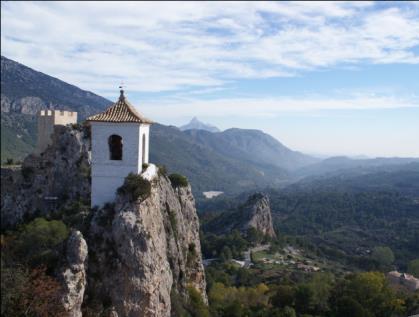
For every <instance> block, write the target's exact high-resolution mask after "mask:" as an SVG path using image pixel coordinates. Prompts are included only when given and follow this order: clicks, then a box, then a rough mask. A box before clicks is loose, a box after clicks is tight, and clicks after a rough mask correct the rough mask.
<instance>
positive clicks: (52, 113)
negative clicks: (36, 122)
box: [38, 110, 77, 120]
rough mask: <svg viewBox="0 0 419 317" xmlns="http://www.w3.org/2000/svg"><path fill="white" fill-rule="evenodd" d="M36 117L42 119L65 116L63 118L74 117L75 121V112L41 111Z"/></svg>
mask: <svg viewBox="0 0 419 317" xmlns="http://www.w3.org/2000/svg"><path fill="white" fill-rule="evenodd" d="M38 116H40V117H44V116H48V117H50V116H54V117H57V116H65V117H74V116H76V120H77V112H75V111H67V110H41V111H39V113H38Z"/></svg>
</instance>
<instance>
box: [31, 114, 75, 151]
mask: <svg viewBox="0 0 419 317" xmlns="http://www.w3.org/2000/svg"><path fill="white" fill-rule="evenodd" d="M71 123H77V112H74V111H65V110H41V111H40V112H39V113H38V142H37V145H36V152H37V153H42V152H43V151H44V150H45V149H46V148H47V147H48V145H50V144H51V134H52V133H53V132H54V126H55V125H67V124H71Z"/></svg>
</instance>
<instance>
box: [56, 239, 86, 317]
mask: <svg viewBox="0 0 419 317" xmlns="http://www.w3.org/2000/svg"><path fill="white" fill-rule="evenodd" d="M86 264H87V243H86V241H85V240H84V238H83V235H82V234H81V232H80V231H73V232H72V233H71V235H70V237H69V238H68V240H67V246H66V264H65V265H64V267H63V268H62V270H61V272H60V274H59V277H60V279H61V281H62V284H63V289H64V292H63V296H62V303H63V306H64V309H65V311H66V312H67V313H68V316H69V317H81V316H82V312H81V305H82V303H83V297H84V291H85V288H86Z"/></svg>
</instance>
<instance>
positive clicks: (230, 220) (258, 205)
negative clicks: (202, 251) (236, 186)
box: [204, 193, 276, 237]
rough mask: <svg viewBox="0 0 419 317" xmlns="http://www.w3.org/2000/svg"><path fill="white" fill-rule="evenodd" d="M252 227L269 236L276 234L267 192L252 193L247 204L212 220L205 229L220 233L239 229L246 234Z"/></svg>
mask: <svg viewBox="0 0 419 317" xmlns="http://www.w3.org/2000/svg"><path fill="white" fill-rule="evenodd" d="M250 228H254V229H256V230H257V231H259V232H261V233H263V234H264V235H265V236H268V237H275V236H276V234H275V230H274V228H273V224H272V214H271V207H270V203H269V198H268V196H266V195H265V194H262V193H255V194H253V195H251V196H250V197H249V198H248V199H247V201H246V203H245V204H243V205H241V206H239V207H238V208H236V209H234V210H232V211H230V212H226V213H223V214H221V215H220V216H218V217H216V218H215V219H213V220H211V221H210V222H209V223H207V225H206V227H205V228H204V230H206V231H209V232H214V233H218V234H226V233H230V232H232V231H233V230H239V231H241V232H242V233H243V234H245V235H246V234H247V232H248V230H249V229H250Z"/></svg>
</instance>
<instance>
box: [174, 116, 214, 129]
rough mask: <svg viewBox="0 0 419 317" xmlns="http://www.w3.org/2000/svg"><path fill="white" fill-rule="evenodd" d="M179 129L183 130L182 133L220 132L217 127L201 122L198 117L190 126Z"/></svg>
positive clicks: (186, 125)
mask: <svg viewBox="0 0 419 317" xmlns="http://www.w3.org/2000/svg"><path fill="white" fill-rule="evenodd" d="M179 129H181V130H182V131H185V130H205V131H209V132H220V130H219V129H218V128H217V127H215V126H213V125H211V124H208V123H204V122H202V121H199V120H198V118H197V117H193V118H192V119H191V121H190V122H189V123H188V124H185V125H183V126H180V127H179Z"/></svg>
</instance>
